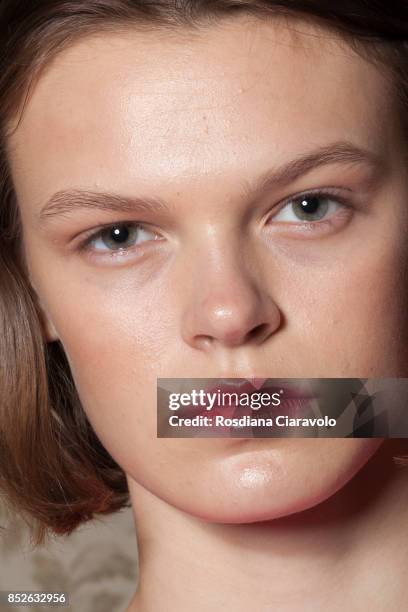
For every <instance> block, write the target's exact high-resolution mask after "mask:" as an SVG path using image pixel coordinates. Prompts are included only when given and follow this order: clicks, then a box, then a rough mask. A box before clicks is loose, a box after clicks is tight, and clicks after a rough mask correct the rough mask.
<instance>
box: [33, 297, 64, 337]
mask: <svg viewBox="0 0 408 612" xmlns="http://www.w3.org/2000/svg"><path fill="white" fill-rule="evenodd" d="M35 302H36V306H37V311H38V315H39V319H40V324H41V330H42V335H43V338H44V342H47V343H48V342H56V341H57V340H59V335H58V332H57V330H56V329H55V326H54V323H53V322H52V319H51V317H50V315H49V314H48V311H47V308H46V307H45V306H44V304H43V303H42V301H41V300H40V298H39V297H38V293H37V292H36V293H35Z"/></svg>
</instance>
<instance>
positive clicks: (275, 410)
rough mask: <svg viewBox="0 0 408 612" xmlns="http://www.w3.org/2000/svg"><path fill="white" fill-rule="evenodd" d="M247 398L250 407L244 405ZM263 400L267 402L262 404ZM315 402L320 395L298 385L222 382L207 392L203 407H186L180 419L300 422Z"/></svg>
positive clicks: (242, 381) (257, 380)
mask: <svg viewBox="0 0 408 612" xmlns="http://www.w3.org/2000/svg"><path fill="white" fill-rule="evenodd" d="M255 381H256V382H255ZM260 381H261V382H260ZM269 381H271V382H269ZM272 381H273V382H272ZM254 382H255V384H254ZM244 396H245V400H246V403H242V399H243V398H244ZM261 396H263V398H264V399H263V401H260V398H261ZM314 400H316V394H315V393H314V392H312V390H311V389H310V388H308V387H307V386H305V385H302V384H299V382H298V381H296V383H288V381H287V380H285V381H284V382H283V380H282V381H281V379H276V378H275V379H267V378H257V379H247V378H242V379H235V380H234V381H233V382H231V380H225V379H220V383H219V384H218V385H215V386H214V385H212V386H208V387H207V388H206V389H205V392H204V398H203V401H202V402H201V403H200V405H199V406H191V405H190V406H184V407H183V408H182V410H181V411H180V412H181V414H180V416H183V417H187V418H193V417H196V416H211V417H216V416H223V417H224V418H225V419H230V418H239V417H243V416H257V417H258V416H259V417H265V418H269V417H274V416H277V415H278V414H279V415H283V416H288V417H293V418H300V417H302V416H305V415H306V414H307V413H310V411H311V408H312V404H313V402H314ZM217 429H220V428H217ZM221 429H222V428H221ZM226 429H229V428H226Z"/></svg>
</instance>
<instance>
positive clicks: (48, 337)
mask: <svg viewBox="0 0 408 612" xmlns="http://www.w3.org/2000/svg"><path fill="white" fill-rule="evenodd" d="M41 314H42V316H41V328H42V332H43V338H44V340H45V342H47V343H48V342H56V341H57V340H59V336H58V333H57V330H56V329H55V327H54V323H53V322H52V320H51V319H50V317H49V316H48V315H47V314H46V313H45V312H44V310H43V309H41Z"/></svg>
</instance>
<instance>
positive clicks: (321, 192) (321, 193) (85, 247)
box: [78, 187, 352, 257]
mask: <svg viewBox="0 0 408 612" xmlns="http://www.w3.org/2000/svg"><path fill="white" fill-rule="evenodd" d="M308 197H318V198H322V199H324V198H332V199H333V201H335V202H337V203H338V204H341V206H342V207H343V208H344V209H351V208H352V205H351V203H350V202H349V200H348V199H347V198H346V197H344V196H343V195H342V190H340V189H338V188H336V187H333V188H325V189H316V190H311V191H305V192H303V193H300V194H298V195H296V196H294V197H293V196H292V197H290V198H287V199H286V200H284V201H283V202H282V204H281V205H280V206H279V209H278V211H277V212H275V213H274V214H273V215H272V216H271V217H268V220H269V219H273V217H274V216H275V215H277V214H278V213H280V211H281V210H282V209H284V208H285V207H286V206H287V205H288V204H294V203H296V202H299V201H300V200H302V199H303V198H308ZM347 212H349V210H348V211H347ZM334 215H336V213H334ZM334 215H333V214H331V215H330V216H329V219H330V218H331V217H332V216H334ZM278 223H279V222H278ZM280 223H281V224H282V223H283V224H284V225H289V226H291V225H296V224H295V223H292V222H287V221H286V222H285V221H284V222H280ZM299 224H300V225H301V226H302V227H303V228H306V229H309V230H314V229H316V226H319V227H322V226H326V225H327V224H329V225H330V224H331V222H330V221H320V220H317V221H307V220H303V221H302V220H301V219H299ZM129 225H130V226H132V227H134V228H135V229H136V228H137V229H140V230H146V229H147V231H151V232H152V233H154V231H153V230H149V226H148V224H145V223H142V222H138V221H118V222H117V223H112V222H111V223H108V224H106V225H101V226H99V228H97V229H96V230H90V232H88V233H87V234H86V235H85V238H83V240H82V241H81V242H80V244H79V246H78V251H80V252H84V251H88V252H93V253H94V254H95V253H97V251H93V249H92V247H91V243H92V242H93V241H94V240H96V239H97V238H99V237H101V236H102V234H103V232H104V231H105V230H107V229H110V228H113V227H123V226H129ZM146 242H147V243H149V242H152V241H151V240H147V241H146ZM143 245H144V242H143V243H141V245H138V246H135V247H130V248H128V249H126V248H123V249H121V248H118V249H116V250H112V251H105V252H104V255H105V256H106V255H107V256H109V257H113V256H117V255H123V254H126V253H128V252H129V251H131V250H139V249H140V248H141V246H142V247H143ZM104 255H96V256H97V257H103V256H104Z"/></svg>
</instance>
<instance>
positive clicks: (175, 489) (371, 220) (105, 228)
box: [0, 0, 408, 612]
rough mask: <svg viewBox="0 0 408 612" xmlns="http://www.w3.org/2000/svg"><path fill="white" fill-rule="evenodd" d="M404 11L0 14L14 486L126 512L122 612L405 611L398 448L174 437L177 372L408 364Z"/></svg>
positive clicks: (291, 373) (5, 446)
mask: <svg viewBox="0 0 408 612" xmlns="http://www.w3.org/2000/svg"><path fill="white" fill-rule="evenodd" d="M388 7H389V4H388V3H386V2H379V1H377V2H366V1H363V0H361V1H360V0H355V1H349V2H347V3H343V2H340V3H327V2H323V1H321V0H320V1H319V0H313V1H312V0H311V1H291V0H286V1H282V2H275V1H273V0H270V1H267V0H255V1H253V2H251V1H248V2H246V1H243V0H242V1H241V0H217V1H212V2H209V1H201V0H196V1H193V0H185V1H180V2H175V1H174V2H173V1H169V0H162V1H153V0H152V1H149V2H147V1H145V0H140V1H131V0H100V1H98V0H91V1H81V0H76V1H75V0H71V1H70V2H66V1H62V0H53V1H51V0H41V1H38V0H36V1H32V2H20V1H16V0H2V1H1V3H0V37H1V49H2V53H1V60H0V118H1V147H0V151H1V156H2V157H1V170H0V172H1V175H0V176H1V179H0V180H1V183H0V226H1V233H0V234H1V235H0V325H1V329H0V337H1V339H2V340H1V346H0V365H1V368H0V376H1V378H0V391H1V392H0V418H1V421H0V485H1V491H2V493H3V495H7V499H8V501H9V505H10V507H13V508H16V509H17V511H18V512H20V513H22V514H23V515H24V516H26V517H27V518H28V519H29V520H31V521H32V524H33V529H34V531H33V533H34V534H35V537H36V541H37V542H38V543H40V542H42V541H43V540H44V538H45V537H46V534H47V533H56V534H69V533H71V532H72V531H73V530H74V529H75V528H76V527H78V526H79V525H80V524H81V523H83V522H85V521H87V520H90V519H92V517H93V516H94V515H95V514H98V513H101V514H102V513H103V514H106V513H111V512H114V511H117V510H119V509H120V508H122V507H124V506H126V505H129V504H131V506H132V509H133V513H134V517H135V525H136V531H137V535H138V543H139V559H140V579H139V585H138V588H137V589H135V590H136V592H135V596H134V598H133V599H132V601H131V602H130V603H129V607H128V612H141V611H142V612H151V611H154V612H157V611H160V612H161V611H164V610H166V612H173V611H177V612H184V611H191V610H194V612H204V611H205V612H208V611H209V610H211V611H213V610H221V609H223V610H228V611H230V612H244V611H245V612H247V611H248V610H254V611H257V612H267V611H268V612H269V611H271V610H279V612H300V611H302V612H303V611H313V612H316V611H320V610H321V611H323V610H324V611H327V610H333V611H337V610H339V611H340V610H344V609H349V610H356V611H357V610H363V609H364V610H365V609H367V608H368V609H370V610H373V611H380V610H381V611H384V610H403V609H406V607H407V606H408V588H407V583H406V580H405V574H406V571H407V568H408V547H407V546H406V545H405V537H406V536H407V535H408V503H407V501H408V476H407V472H406V470H404V469H398V463H397V459H398V457H403V455H404V452H405V444H404V440H402V439H385V440H384V439H378V438H374V439H369V438H367V439H365V438H362V439H360V438H354V439H352V438H346V439H336V438H333V439H330V438H324V439H323V438H322V439H310V438H309V439H302V438H281V439H279V438H273V439H262V438H254V439H241V438H224V439H223V438H218V439H208V438H207V439H163V438H160V439H159V438H157V436H156V390H157V387H156V380H157V378H160V377H168V378H172V377H180V378H204V377H208V378H221V377H224V378H229V377H238V378H242V377H245V378H254V377H262V376H264V377H268V378H269V377H270V378H275V377H289V378H292V377H293V378H296V377H302V378H308V377H309V378H313V377H339V378H340V377H364V378H381V377H406V376H408V350H407V346H408V317H407V312H408V309H407V302H408V291H407V288H408V277H407V263H408V206H407V201H408V175H407V157H408V156H407V136H408V131H407V125H406V117H408V113H407V107H408V95H407V94H408V62H407V59H408V43H407V34H408V11H407V8H406V3H405V2H402V1H401V2H394V3H393V4H392V7H390V8H388ZM135 587H136V585H135Z"/></svg>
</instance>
